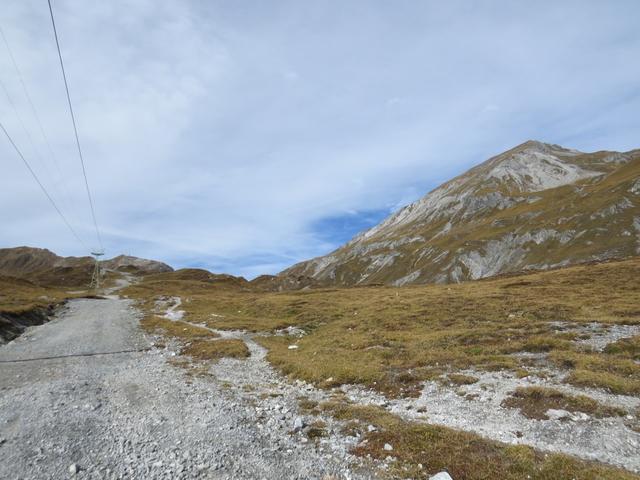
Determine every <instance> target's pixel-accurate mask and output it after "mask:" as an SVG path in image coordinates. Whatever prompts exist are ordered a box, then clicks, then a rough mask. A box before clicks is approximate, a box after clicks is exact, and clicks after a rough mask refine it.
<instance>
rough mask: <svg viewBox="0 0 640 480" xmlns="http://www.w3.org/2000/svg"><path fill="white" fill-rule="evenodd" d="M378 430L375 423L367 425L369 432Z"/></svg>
mask: <svg viewBox="0 0 640 480" xmlns="http://www.w3.org/2000/svg"><path fill="white" fill-rule="evenodd" d="M376 430H377V428H376V427H374V426H373V425H369V426H367V432H375V431H376Z"/></svg>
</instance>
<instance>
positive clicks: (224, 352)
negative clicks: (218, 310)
mask: <svg viewBox="0 0 640 480" xmlns="http://www.w3.org/2000/svg"><path fill="white" fill-rule="evenodd" d="M180 353H181V354H182V355H188V356H190V357H191V358H193V359H194V360H219V359H221V358H225V357H227V358H247V357H248V356H249V355H250V353H249V349H248V348H247V346H246V345H245V343H244V342H243V341H242V340H237V339H226V338H225V339H222V340H195V341H193V342H191V343H190V344H189V345H187V346H186V347H185V348H183V349H182V350H181V352H180Z"/></svg>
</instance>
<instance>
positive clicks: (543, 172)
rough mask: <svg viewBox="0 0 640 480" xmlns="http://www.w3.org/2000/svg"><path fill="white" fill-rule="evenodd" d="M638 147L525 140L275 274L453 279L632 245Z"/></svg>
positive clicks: (396, 281) (635, 244)
mask: <svg viewBox="0 0 640 480" xmlns="http://www.w3.org/2000/svg"><path fill="white" fill-rule="evenodd" d="M638 219H640V150H633V151H630V152H626V153H619V152H606V151H605V152H595V153H583V152H579V151H576V150H569V149H566V148H563V147H560V146H558V145H549V144H545V143H541V142H535V141H529V142H526V143H524V144H522V145H519V146H517V147H515V148H513V149H511V150H509V151H507V152H505V153H502V154H500V155H498V156H496V157H493V158H491V159H489V160H487V161H486V162H484V163H482V164H480V165H478V166H477V167H474V168H472V169H471V170H469V171H467V172H466V173H464V174H463V175H460V176H459V177H456V178H454V179H452V180H450V181H449V182H447V183H445V184H443V185H441V186H440V187H438V188H436V189H435V190H433V191H431V192H430V193H428V194H427V195H425V196H424V197H422V198H421V199H420V200H418V201H416V202H415V203H412V204H411V205H408V206H406V207H404V208H402V209H400V210H399V211H397V212H396V213H394V214H393V215H391V216H390V217H388V218H387V219H386V220H384V221H383V222H382V223H380V224H379V225H377V226H375V227H373V228H371V229H370V230H367V231H365V232H363V233H361V234H360V235H358V236H356V237H355V238H354V239H352V240H351V241H350V242H349V243H347V244H346V245H344V246H343V247H341V248H339V249H338V250H336V251H334V252H332V253H330V254H329V255H326V256H323V257H318V258H314V259H312V260H309V261H306V262H302V263H299V264H297V265H294V266H293V267H291V268H289V269H287V270H285V271H284V272H282V273H281V274H280V275H279V276H280V277H282V278H288V277H305V276H308V277H311V278H313V279H315V280H316V281H317V282H318V284H320V285H358V284H369V283H387V284H392V285H397V286H399V285H405V284H412V283H429V282H438V283H445V282H460V281H463V280H469V279H478V278H483V277H488V276H492V275H496V274H501V273H507V272H514V271H519V270H524V269H545V268H550V267H556V266H563V265H570V264H574V263H580V262H585V261H591V260H606V259H613V258H622V257H625V256H629V255H635V254H637V253H638V252H640V227H639V222H640V220H638Z"/></svg>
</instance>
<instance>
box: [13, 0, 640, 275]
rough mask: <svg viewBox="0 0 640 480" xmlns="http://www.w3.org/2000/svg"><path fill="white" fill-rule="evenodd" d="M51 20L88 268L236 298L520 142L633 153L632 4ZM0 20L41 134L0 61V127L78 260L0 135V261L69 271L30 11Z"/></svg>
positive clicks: (39, 21) (638, 85)
mask: <svg viewBox="0 0 640 480" xmlns="http://www.w3.org/2000/svg"><path fill="white" fill-rule="evenodd" d="M52 4H53V8H54V13H55V15H56V22H57V27H58V30H59V35H60V44H61V49H62V54H63V57H64V61H65V67H66V69H67V75H68V80H69V87H70V92H71V98H72V102H73V107H74V110H75V113H76V118H77V121H78V131H79V138H80V142H81V145H82V148H83V151H84V157H85V165H86V171H87V177H88V180H89V184H90V188H91V192H92V195H93V200H94V204H95V211H96V217H97V222H98V226H99V228H100V231H101V234H102V238H103V245H104V250H105V254H106V256H107V257H111V256H115V255H118V254H120V253H125V254H131V255H136V256H140V257H145V258H153V259H158V260H162V261H165V262H167V263H169V264H170V265H172V266H174V267H186V266H192V267H193V266H195V267H203V268H207V269H209V270H212V271H215V272H226V273H231V274H235V275H243V276H245V277H248V278H252V277H254V276H256V275H259V274H263V273H276V272H279V271H281V270H283V269H284V268H286V267H288V266H290V265H292V264H294V263H296V262H298V261H301V260H305V259H308V258H311V257H314V256H318V255H323V254H326V253H328V252H330V251H332V250H333V249H335V248H337V247H338V246H340V245H341V244H342V243H344V242H346V241H348V240H349V239H350V238H351V237H352V236H353V235H355V234H357V233H358V232H360V231H362V230H364V229H367V228H369V227H371V226H374V225H375V224H377V223H378V222H379V221H381V220H382V219H383V218H385V217H386V216H387V215H389V214H390V213H391V212H393V211H395V210H396V209H398V208H400V207H401V206H404V205H406V204H408V203H410V202H412V201H414V200H417V199H418V198H420V197H421V196H423V195H424V194H426V193H427V192H428V191H429V190H431V189H433V188H435V187H436V186H438V185H439V184H440V183H442V182H444V181H446V180H448V179H449V178H451V177H453V176H455V175H458V174H460V173H462V172H464V171H465V170H467V169H468V168H470V167H472V166H474V165H476V164H478V163H481V162H482V161H484V160H486V159H487V158H489V157H490V156H492V155H495V154H498V153H500V152H502V151H504V150H507V149H509V148H511V147H513V146H515V145H518V144H520V143H522V142H524V141H526V140H529V139H535V140H541V141H544V142H549V143H557V144H560V145H562V146H565V147H569V148H576V149H579V150H583V151H596V150H618V151H626V150H631V149H634V148H640V135H638V132H639V131H640V115H638V112H640V61H638V59H640V29H638V25H637V21H638V18H640V2H638V1H636V0H629V1H624V0H610V1H606V2H605V1H599V0H598V1H588V0H580V1H570V0H565V1H561V2H559V1H536V2H524V1H521V2H514V1H511V0H505V1H498V0H494V1H490V0H485V1H482V0H478V1H466V0H465V1H455V0H453V1H447V2H442V1H435V0H433V1H432V0H424V1H415V0H414V1H404V0H398V1H394V2H387V1H383V0H379V1H376V0H368V1H357V0H351V1H347V2H345V1H342V0H336V1H330V0H327V1H323V0H312V1H308V2H300V1H279V0H273V1H269V2H264V1H258V0H256V1H250V0H247V1H235V0H233V1H232V0H228V1H217V0H180V1H178V0H171V1H169V0H135V1H133V0H129V1H128V2H127V1H124V0H110V1H108V2H105V1H103V0H52ZM2 6H3V8H2V10H1V11H0V26H1V27H2V29H3V32H4V35H5V37H6V39H7V42H8V44H9V47H10V49H11V51H12V52H13V55H14V58H15V59H16V63H17V64H18V67H19V69H20V71H21V72H22V79H23V81H24V85H25V86H26V89H27V91H28V93H29V96H30V98H31V101H32V104H33V105H34V107H35V111H36V112H37V116H38V118H39V119H40V123H41V124H42V126H43V130H44V133H45V135H44V136H43V135H42V132H41V131H40V129H39V126H38V122H37V120H36V116H35V114H34V112H33V110H32V109H31V107H30V104H29V101H28V100H27V98H26V96H25V94H24V92H23V88H22V84H21V82H20V77H19V76H18V75H17V73H16V71H15V69H14V67H13V64H12V62H11V57H10V56H9V53H8V51H7V48H6V47H5V45H4V43H2V42H1V41H0V80H1V83H2V85H3V88H4V89H6V92H5V91H0V121H1V122H2V124H3V125H4V126H5V127H6V129H7V131H8V132H9V134H10V135H11V136H12V138H13V140H14V141H15V143H16V145H18V147H19V148H20V149H21V151H22V152H23V154H24V156H25V158H26V159H27V160H28V161H29V162H30V164H31V165H32V167H33V169H34V171H35V172H36V174H37V175H38V176H39V178H40V180H41V181H42V183H43V185H44V186H45V188H46V189H47V191H49V192H50V194H51V196H52V198H53V199H54V201H55V202H56V204H57V205H58V206H59V208H60V210H61V211H62V212H63V214H64V215H65V217H66V218H67V219H68V221H69V223H70V224H71V225H72V227H73V229H74V230H75V231H76V232H77V234H78V236H79V237H80V239H81V240H82V242H80V241H78V240H77V239H76V238H74V236H73V235H72V233H71V232H70V231H69V229H68V228H67V227H66V226H65V224H64V222H63V221H62V219H61V218H60V216H59V215H58V214H57V213H56V211H55V210H54V208H53V207H52V205H51V204H50V203H49V202H48V201H47V198H46V197H45V195H44V194H43V193H42V191H41V190H39V187H38V185H37V183H36V182H35V181H34V179H33V178H32V177H31V176H30V174H29V172H28V170H27V168H26V167H25V165H24V164H23V163H22V161H21V160H20V158H19V157H18V156H17V155H16V153H15V151H14V150H13V149H12V147H11V145H10V143H9V142H8V141H7V139H6V138H4V137H0V162H1V163H0V165H1V167H2V169H1V172H2V175H1V176H0V225H2V227H1V228H0V247H11V246H18V245H30V246H37V247H46V248H49V249H51V250H53V251H55V252H56V253H58V254H62V255H85V254H87V252H88V251H89V250H91V249H96V248H98V241H97V239H96V234H95V230H94V228H93V223H92V221H91V213H90V210H89V204H88V201H87V195H86V191H85V189H84V183H83V177H82V170H81V165H80V162H79V159H78V156H77V153H76V151H75V150H74V148H75V144H74V137H73V130H72V125H71V120H70V117H69V113H68V107H67V104H66V97H65V93H64V84H63V82H62V77H61V73H60V66H59V64H58V58H57V53H56V50H55V43H54V38H53V32H52V28H51V23H50V18H49V11H48V8H47V2H46V0H3V5H2ZM7 94H8V95H7ZM9 99H10V100H9ZM12 104H13V105H14V106H15V110H14V109H13V108H12V106H11V105H12ZM16 112H17V114H16ZM23 127H24V128H23ZM45 136H46V138H47V139H48V142H46V141H45V140H44V137H45ZM49 146H50V147H51V148H49Z"/></svg>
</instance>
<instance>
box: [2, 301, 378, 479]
mask: <svg viewBox="0 0 640 480" xmlns="http://www.w3.org/2000/svg"><path fill="white" fill-rule="evenodd" d="M138 320H139V313H138V312H137V311H136V309H135V308H134V307H133V304H132V303H131V301H129V300H126V299H119V298H117V297H110V298H108V299H105V300H89V299H82V300H74V301H71V302H69V303H68V305H67V307H66V308H65V309H64V311H62V312H61V313H60V314H59V315H58V317H57V318H56V319H54V320H53V321H51V322H49V323H47V324H45V325H42V326H39V327H34V328H30V329H29V330H28V331H27V332H26V333H25V334H24V335H22V336H21V337H19V338H18V339H16V340H14V341H13V342H11V343H9V344H7V345H5V346H3V347H0V458H2V462H0V478H8V479H25V480H26V479H38V480H40V479H60V478H71V477H74V478H95V479H102V478H105V479H116V478H138V479H156V478H166V479H186V478H205V479H236V478H237V479H240V478H242V479H245V478H259V479H262V478H264V479H275V478H304V479H307V478H318V479H333V478H353V479H360V478H375V477H376V474H375V473H374V472H375V471H374V470H373V469H370V468H372V467H365V466H364V465H363V464H362V463H358V461H357V460H356V459H355V458H353V457H352V456H351V455H349V453H348V452H347V450H348V447H349V446H350V445H351V444H353V442H354V441H355V440H354V439H350V438H344V437H342V436H340V434H339V433H337V429H336V430H335V431H332V430H331V428H330V429H329V436H328V437H327V438H324V439H322V441H311V440H308V439H307V438H306V436H304V435H303V433H302V432H297V433H295V432H293V430H294V425H296V424H297V423H298V424H299V422H300V421H301V420H302V421H305V422H307V421H309V419H305V418H304V417H303V416H300V413H299V412H298V411H297V403H296V398H297V394H299V393H300V392H304V391H305V388H307V387H305V386H304V385H299V384H298V385H292V384H289V383H288V382H285V381H284V380H282V379H281V378H279V376H277V375H276V374H275V372H273V371H272V370H271V369H270V367H269V366H268V364H267V362H266V361H264V359H262V358H259V356H258V357H257V358H253V359H251V360H250V361H248V363H247V364H246V365H248V366H249V367H250V368H248V369H247V370H246V371H243V366H242V363H241V361H223V362H221V363H220V364H219V365H218V366H214V367H213V368H212V370H211V373H210V375H207V376H205V377H198V376H190V375H188V374H187V371H186V370H184V369H183V368H180V367H177V366H174V365H173V364H172V363H171V362H168V360H172V359H174V358H175V357H174V355H175V352H173V351H172V349H171V347H168V348H162V349H159V348H155V347H154V346H153V338H151V337H149V336H146V335H145V334H144V333H142V331H141V330H140V329H139V327H138ZM251 348H252V350H255V349H256V346H255V344H254V345H251ZM114 352H115V353H114ZM256 353H260V352H256ZM16 360H22V361H16ZM216 369H218V370H219V374H221V375H220V378H218V376H217V375H216ZM234 369H235V371H237V372H241V373H240V374H239V375H238V376H239V377H241V378H242V381H241V382H240V383H238V384H237V385H235V384H234V383H233V376H234V375H233V371H234ZM254 376H259V377H260V378H261V381H262V382H261V386H258V387H257V388H258V389H260V388H262V389H263V390H262V391H261V390H256V391H254V392H251V391H250V387H247V386H246V382H253V380H254V379H253V378H252V377H254ZM241 386H242V388H240V387H241ZM259 392H262V394H259ZM265 392H271V393H270V394H265ZM383 467H384V465H383Z"/></svg>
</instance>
